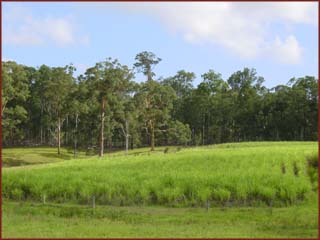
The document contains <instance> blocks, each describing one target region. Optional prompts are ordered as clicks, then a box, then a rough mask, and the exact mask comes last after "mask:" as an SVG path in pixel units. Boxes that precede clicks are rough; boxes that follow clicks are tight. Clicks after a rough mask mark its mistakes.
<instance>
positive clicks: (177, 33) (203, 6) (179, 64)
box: [2, 2, 318, 87]
mask: <svg viewBox="0 0 320 240" xmlns="http://www.w3.org/2000/svg"><path fill="white" fill-rule="evenodd" d="M2 4H3V7H2V11H3V17H2V36H3V37H2V58H3V60H14V61H16V62H18V63H21V64H26V65H30V66H35V67H37V66H40V65H41V64H46V65H49V66H64V65H66V64H69V63H73V64H74V65H75V66H76V67H77V69H78V72H77V73H81V72H83V71H84V69H86V68H87V67H90V66H93V65H94V64H95V63H96V62H98V61H103V60H104V59H105V58H107V57H112V58H117V59H119V61H120V62H121V63H123V64H126V65H128V66H129V67H132V65H133V63H134V57H135V55H136V54H137V53H139V52H141V51H145V50H146V51H152V52H154V53H155V54H156V55H157V56H159V57H160V58H162V61H161V62H160V64H159V65H158V66H157V67H156V68H155V69H154V70H155V72H156V76H157V77H161V76H162V77H168V76H172V75H174V74H175V73H176V72H177V71H178V70H181V69H184V70H186V71H193V72H194V73H195V74H196V76H197V79H196V81H195V85H197V84H198V83H199V82H200V81H201V74H203V73H205V72H207V71H208V70H209V69H213V70H214V71H216V72H220V73H221V74H222V77H223V78H224V79H227V78H228V77H229V76H230V75H231V74H232V73H233V72H235V71H238V70H242V69H243V68H244V67H249V68H255V69H256V70H257V73H258V75H260V76H263V77H264V78H265V85H266V86H267V87H273V86H276V85H278V84H285V83H287V82H288V80H289V79H290V78H292V77H301V76H305V75H313V76H317V74H318V22H317V19H318V16H317V12H318V11H317V7H318V6H317V3H311V2H308V3H299V2H292V3H290V2H283V3H270V2H269V3H243V2H242V3H231V2H224V3H214V2H211V3H210V2H209V3H208V2H206V3H204V2H202V3H196V2H193V3H89V2H88V3H80V2H79V3H49V2H43V3H22V2H16V3H9V2H6V3H2ZM136 80H137V81H144V80H145V78H144V77H143V76H142V75H139V74H137V75H136Z"/></svg>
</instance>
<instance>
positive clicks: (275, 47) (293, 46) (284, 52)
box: [265, 35, 303, 64]
mask: <svg viewBox="0 0 320 240" xmlns="http://www.w3.org/2000/svg"><path fill="white" fill-rule="evenodd" d="M302 53H303V49H302V48H301V47H300V46H299V43H298V41H297V39H296V38H295V37H294V36H293V35H290V36H288V37H287V38H286V39H285V40H284V41H282V40H281V39H280V38H279V37H276V39H275V40H274V42H272V43H271V44H270V46H268V47H266V48H265V55H266V56H269V57H271V58H273V59H275V60H277V61H278V62H280V63H284V64H299V63H300V62H301V60H302V59H301V56H302Z"/></svg>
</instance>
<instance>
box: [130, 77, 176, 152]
mask: <svg viewBox="0 0 320 240" xmlns="http://www.w3.org/2000/svg"><path fill="white" fill-rule="evenodd" d="M135 99H136V100H137V104H138V106H139V107H140V117H141V121H143V122H144V123H145V129H146V131H147V134H148V135H149V136H150V147H151V151H153V150H154V147H155V140H156V138H155V132H156V131H165V130H166V129H164V127H165V126H166V125H167V122H168V120H169V119H170V112H171V110H172V103H173V100H174V99H175V92H174V90H173V89H172V88H171V87H170V86H163V85H161V84H160V83H158V82H156V81H154V80H151V81H147V82H145V83H142V85H141V88H140V89H139V92H138V93H137V94H136V95H135Z"/></svg>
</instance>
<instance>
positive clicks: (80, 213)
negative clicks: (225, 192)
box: [2, 195, 318, 238]
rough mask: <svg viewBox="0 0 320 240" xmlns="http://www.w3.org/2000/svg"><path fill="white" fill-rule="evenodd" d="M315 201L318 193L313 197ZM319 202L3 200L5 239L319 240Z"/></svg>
mask: <svg viewBox="0 0 320 240" xmlns="http://www.w3.org/2000/svg"><path fill="white" fill-rule="evenodd" d="M314 197H315V195H314ZM316 203H317V201H316V199H315V198H314V199H312V200H310V201H308V202H305V203H304V204H301V205H299V206H290V207H283V208H270V207H264V208H263V207H259V208H252V207H238V208H210V209H209V210H208V211H206V210H205V209H201V208H164V207H114V206H113V207H111V206H97V207H96V209H95V210H93V209H92V208H89V207H87V206H79V205H70V204H49V205H43V204H35V203H29V202H27V203H17V202H4V205H3V214H2V219H3V222H2V224H3V226H2V229H3V237H5V238H9V237H10V238H18V237H24V238H25V237H33V238H36V237H60V238H61V237H63V238H68V237H69V238H71V237H185V238H186V237H202V238H230V237H246V238H250V237H252V238H258V237H260V238H261V237H268V238H271V237H277V238H309V237H310V238H311V237H312V238H316V237H317V226H318V224H317V216H318V214H317V204H316Z"/></svg>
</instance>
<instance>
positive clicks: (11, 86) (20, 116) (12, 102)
mask: <svg viewBox="0 0 320 240" xmlns="http://www.w3.org/2000/svg"><path fill="white" fill-rule="evenodd" d="M29 96H30V89H29V83H28V75H27V69H26V66H23V65H20V64H17V63H16V62H13V61H8V62H2V102H1V117H2V126H3V140H4V142H5V141H6V140H7V137H9V135H10V139H11V144H13V140H14V135H15V133H14V132H18V131H19V128H18V125H19V124H21V123H22V122H23V121H24V120H26V119H27V111H26V106H25V104H24V103H25V101H26V100H27V99H28V98H29Z"/></svg>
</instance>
